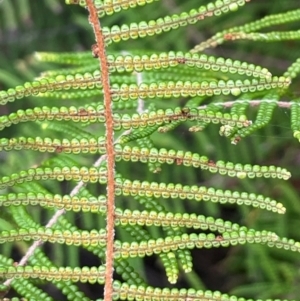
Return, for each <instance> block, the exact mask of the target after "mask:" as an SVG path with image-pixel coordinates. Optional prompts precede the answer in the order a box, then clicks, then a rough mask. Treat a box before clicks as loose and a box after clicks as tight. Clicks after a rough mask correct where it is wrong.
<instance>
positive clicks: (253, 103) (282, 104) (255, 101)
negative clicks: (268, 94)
mask: <svg viewBox="0 0 300 301" xmlns="http://www.w3.org/2000/svg"><path fill="white" fill-rule="evenodd" d="M237 103H243V104H249V106H251V107H256V106H259V105H261V104H262V103H275V104H276V105H277V106H278V107H279V108H286V109H289V108H290V107H291V106H292V105H293V104H297V105H300V104H299V103H297V102H294V101H277V100H274V99H253V100H245V99H237V100H233V101H225V102H214V103H213V105H214V106H219V107H223V108H225V109H226V108H231V107H232V106H233V105H235V104H237ZM208 106H209V105H202V106H199V107H198V109H200V110H201V109H203V110H205V109H206V108H207V107H208Z"/></svg>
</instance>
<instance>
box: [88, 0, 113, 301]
mask: <svg viewBox="0 0 300 301" xmlns="http://www.w3.org/2000/svg"><path fill="white" fill-rule="evenodd" d="M86 4H87V7H88V10H89V21H90V24H91V26H92V28H93V30H94V35H95V39H96V47H94V48H96V49H97V51H96V55H95V56H97V57H98V58H99V66H100V70H101V74H102V79H101V81H102V86H103V94H104V114H105V117H106V118H105V119H106V122H105V128H106V133H105V134H106V154H107V218H106V235H107V238H106V254H105V255H106V270H105V286H104V301H110V300H112V295H113V271H114V267H113V264H114V236H115V229H114V210H115V185H114V184H115V183H114V180H115V153H114V131H113V118H112V106H111V104H112V99H111V94H110V84H109V70H108V62H107V59H106V54H105V42H104V36H103V33H102V29H101V25H100V22H99V19H98V15H97V11H96V8H95V5H94V2H93V0H86ZM94 54H95V53H94Z"/></svg>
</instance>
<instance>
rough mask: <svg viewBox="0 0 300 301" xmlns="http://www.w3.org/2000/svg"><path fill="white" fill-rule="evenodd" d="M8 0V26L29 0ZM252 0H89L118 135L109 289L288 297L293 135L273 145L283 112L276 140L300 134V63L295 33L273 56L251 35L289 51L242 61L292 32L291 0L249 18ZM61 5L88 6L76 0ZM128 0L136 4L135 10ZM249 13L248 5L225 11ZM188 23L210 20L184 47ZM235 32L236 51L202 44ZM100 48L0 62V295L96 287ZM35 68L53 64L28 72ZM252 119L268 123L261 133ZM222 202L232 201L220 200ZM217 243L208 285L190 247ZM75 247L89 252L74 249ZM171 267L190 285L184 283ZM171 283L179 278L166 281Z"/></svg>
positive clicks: (146, 295) (101, 268)
mask: <svg viewBox="0 0 300 301" xmlns="http://www.w3.org/2000/svg"><path fill="white" fill-rule="evenodd" d="M19 2H22V1H15V2H13V1H12V2H9V1H3V3H0V8H1V9H2V11H1V15H2V16H4V15H5V14H7V13H9V15H10V16H14V15H16V18H12V19H10V18H7V21H6V22H5V25H6V26H7V27H8V28H16V27H17V26H18V19H19V17H18V16H19V11H23V12H27V15H30V12H31V10H32V12H31V14H32V15H34V7H33V6H31V4H30V3H29V1H25V0H24V1H23V2H22V4H20V7H19V10H16V14H14V13H13V11H14V9H16V7H17V5H19ZM248 2H250V1H242V0H238V1H237V0H222V1H221V0H217V1H215V2H214V3H212V2H211V3H208V4H205V5H203V6H200V7H199V3H198V1H186V2H184V3H180V2H179V3H180V5H181V6H180V7H179V8H180V13H177V12H176V13H175V12H174V13H173V12H170V11H169V10H172V9H174V10H175V9H177V6H176V5H174V4H176V2H172V1H169V2H167V1H166V3H168V4H166V3H162V2H159V1H150V0H126V1H124V0H122V1H108V0H107V1H100V0H94V4H95V6H96V9H97V14H98V16H99V18H100V21H101V24H104V26H103V27H102V28H103V35H104V40H105V43H106V48H107V49H106V58H107V61H108V66H107V67H108V70H109V72H110V76H109V89H110V91H109V92H110V95H111V97H112V100H113V103H112V108H113V115H112V118H113V130H114V132H115V136H117V137H116V138H115V141H114V152H115V171H116V174H115V179H114V187H115V197H116V208H115V216H114V218H115V229H116V239H115V241H114V267H115V272H116V277H115V278H114V281H113V296H111V299H113V300H191V299H193V300H195V301H196V300H199V301H200V300H201V301H202V300H224V301H225V300H230V301H233V300H235V301H236V300H239V301H242V300H245V299H244V298H252V299H255V300H257V301H259V300H262V299H263V298H277V299H276V300H293V299H295V298H297V297H298V295H299V294H300V291H299V288H298V286H297V285H295V284H296V283H297V281H299V275H298V272H297V265H298V264H299V259H298V257H299V256H298V253H299V251H300V242H299V241H300V235H299V233H298V232H299V231H298V229H299V226H300V224H299V218H298V217H299V214H300V207H299V198H298V194H297V193H298V192H297V190H296V189H295V187H294V186H297V182H296V184H293V182H291V181H293V179H294V181H296V180H297V176H299V172H297V166H296V167H295V165H296V164H297V163H295V161H296V160H295V161H294V162H293V161H291V160H290V158H291V157H293V156H295V154H297V152H298V148H299V147H298V144H296V143H294V142H289V143H291V146H290V148H289V149H288V148H287V147H285V148H284V147H283V146H282V144H283V143H282V140H280V139H278V140H276V137H279V138H280V137H281V135H283V131H284V127H285V126H286V119H285V118H286V114H290V125H289V127H288V129H289V131H291V132H292V134H291V133H289V134H290V135H289V140H288V141H292V136H294V137H295V138H296V139H298V140H300V126H299V114H300V106H299V98H298V97H297V96H296V95H297V88H294V87H297V77H298V74H299V71H300V69H299V66H300V65H299V62H300V58H299V53H298V52H297V51H298V48H297V47H295V48H292V50H291V51H290V53H287V54H285V53H284V55H285V56H284V57H283V54H282V53H280V55H278V54H277V50H276V49H272V47H274V45H275V44H272V45H273V46H271V47H269V46H263V47H265V48H264V50H262V51H266V53H267V58H269V59H272V58H276V57H278V58H279V59H280V60H287V61H288V62H289V65H287V66H285V68H282V70H279V71H278V70H276V68H273V66H272V64H269V66H265V65H264V63H263V62H258V63H257V64H256V63H255V64H253V62H250V61H251V59H250V60H249V62H248V55H249V54H250V53H251V47H255V46H256V45H257V47H258V48H259V47H260V45H261V44H260V43H262V42H272V43H273V42H274V41H276V42H277V43H278V45H280V47H287V46H283V45H288V44H285V43H286V42H285V40H290V41H291V42H290V43H297V42H296V41H297V40H299V31H298V30H294V28H293V27H291V29H289V26H292V25H293V24H294V23H293V22H295V23H297V22H298V21H299V15H300V14H299V9H297V8H295V7H293V6H292V5H291V4H290V3H289V1H286V2H285V4H282V2H281V1H274V4H272V7H273V8H274V10H275V11H274V12H273V11H272V10H271V7H270V6H271V5H270V4H261V5H266V7H265V9H266V10H267V12H268V15H267V16H265V17H264V18H260V17H259V15H261V14H259V10H257V5H258V4H257V3H255V1H252V2H251V3H248ZM41 3H43V4H39V5H40V9H41V12H40V13H39V14H38V15H40V16H41V15H43V14H45V16H46V14H47V11H46V10H44V9H45V7H44V6H46V7H48V9H50V11H52V12H54V13H55V12H56V13H58V11H59V10H61V9H62V7H61V4H60V3H59V2H58V1H52V2H51V1H41ZM66 4H74V5H75V4H78V5H79V6H82V7H85V6H86V1H85V0H66ZM150 4H151V5H152V7H151V5H150ZM164 5H169V7H168V9H166V8H165V7H164ZM143 6H144V7H143ZM244 6H245V7H244ZM74 7H75V9H77V8H76V6H74ZM74 7H73V6H70V7H68V8H66V10H67V9H70V10H71V9H73V8H74ZM156 8H160V9H156ZM179 8H178V9H179ZM247 9H249V10H248V11H247ZM276 9H277V11H276ZM136 12H140V13H141V15H139V17H140V18H141V20H139V21H136V19H137V17H136ZM149 12H151V13H149ZM250 12H251V13H250ZM117 13H120V17H118V14H117ZM149 14H150V17H151V19H152V20H149ZM164 14H165V15H164ZM246 15H247V16H248V17H249V16H251V18H252V19H251V20H250V19H245V22H246V23H245V24H242V25H237V24H238V23H241V20H240V19H239V18H242V19H243V17H244V16H246ZM74 16H76V17H74V19H73V21H74V23H76V24H77V26H79V27H80V30H83V29H84V31H85V32H91V30H90V29H89V27H88V18H89V17H88V15H87V13H86V11H84V10H83V11H78V12H77V11H76V13H74ZM235 18H236V19H235ZM210 19H211V20H212V21H207V20H210ZM83 20H85V21H83ZM110 20H111V21H110ZM235 20H236V21H235ZM120 22H124V24H123V25H120V24H119V23H120ZM136 22H139V23H136ZM202 22H203V24H204V25H205V26H206V27H203V28H202V29H201V28H199V27H197V26H198V23H199V24H201V23H202ZM205 22H207V23H205ZM209 22H211V23H209ZM236 23H237V24H236ZM290 23H291V24H290ZM210 24H212V25H211V26H210ZM219 24H220V25H219ZM232 25H234V26H232ZM278 25H281V26H282V27H279V28H278V29H276V31H271V32H265V31H263V32H258V31H259V30H265V29H268V28H269V27H274V26H278ZM187 26H188V27H187ZM218 26H220V27H219V28H218ZM186 28H189V29H190V28H192V29H194V30H195V31H196V32H198V31H199V32H201V31H203V32H204V31H205V28H207V31H209V30H211V29H212V31H214V33H213V32H211V33H212V34H213V36H212V37H208V36H207V37H205V38H204V36H202V40H204V41H202V42H201V43H199V44H198V45H196V46H195V44H196V43H195V41H194V40H193V39H191V40H190V41H189V43H190V44H191V45H188V44H185V45H183V46H182V49H181V43H183V41H184V40H185V33H184V31H183V30H186ZM210 28H211V29H210ZM215 32H217V33H216V34H215ZM173 34H174V35H173ZM203 34H204V33H203ZM169 36H170V38H169ZM197 39H198V37H197ZM242 39H243V40H251V46H249V49H248V48H246V50H245V51H244V52H243V50H242V49H243V45H242V44H241V45H240V46H236V49H237V50H236V52H234V53H233V57H234V58H229V57H227V55H224V53H226V50H228V48H226V47H225V45H224V48H222V49H223V50H222V49H221V50H218V48H216V49H214V50H210V51H211V52H209V53H208V54H204V53H199V52H200V51H201V52H202V51H204V50H208V48H212V47H216V46H218V45H221V44H223V43H224V42H226V41H228V42H230V41H236V42H235V43H238V40H242ZM52 40H55V39H52ZM127 40H130V42H132V45H129V43H128V42H126V41H127ZM175 40H176V41H175ZM91 41H92V40H90V41H89V43H91ZM139 41H141V42H139ZM147 41H150V42H147ZM151 41H154V42H153V44H152V42H151ZM54 42H55V41H54ZM246 42H247V41H246ZM246 42H245V43H246ZM117 43H120V44H117ZM135 43H136V44H135ZM192 43H193V44H192ZM56 44H59V43H54V46H56ZM168 44H170V45H171V46H172V47H173V48H174V49H173V50H172V51H170V50H169V48H170V47H169V45H168ZM252 44H253V45H252ZM119 45H124V46H121V47H124V49H126V50H121V48H120V46H119ZM237 45H239V44H237ZM263 45H268V44H263ZM276 45H277V44H276ZM291 45H292V46H291V47H293V45H294V44H291ZM132 46H133V48H132ZM228 47H229V46H228ZM232 47H233V46H232ZM37 48H38V47H37ZM50 48H51V47H50ZM131 48H132V49H131ZM189 48H193V49H192V50H190V51H188V49H189ZM233 48H234V47H233ZM49 50H51V49H49ZM52 50H61V49H60V47H57V49H55V48H54V49H52ZM98 56H99V49H97V46H95V45H93V47H92V51H84V52H81V51H76V50H74V49H69V51H65V52H50V51H49V52H47V51H46V49H42V51H40V52H37V53H36V55H35V59H36V60H37V61H39V64H40V65H38V64H36V63H34V64H35V65H33V66H34V68H37V69H38V70H30V68H31V67H29V66H27V67H26V68H27V69H28V70H27V71H26V72H25V73H26V75H25V73H24V74H23V76H22V80H23V81H26V80H27V82H25V83H24V84H21V80H20V79H19V78H18V79H15V78H13V77H12V78H10V77H9V79H7V80H5V81H3V80H2V77H3V78H6V75H7V73H6V72H3V73H0V80H2V85H3V89H2V90H1V91H0V105H1V108H3V109H1V116H0V130H1V137H0V151H1V153H0V155H1V157H0V160H1V161H0V164H1V169H0V190H1V191H0V193H1V194H0V207H1V211H0V250H1V255H0V279H1V283H2V284H1V286H0V290H1V291H0V298H3V300H19V299H18V298H19V297H20V298H21V297H24V298H26V299H28V300H40V299H45V300H59V299H60V298H61V299H63V298H65V299H68V300H87V301H88V300H96V299H97V300H101V299H99V297H100V298H102V296H101V295H100V292H99V287H100V285H101V288H102V285H104V284H105V271H106V265H105V263H106V257H105V256H106V253H105V252H106V244H107V233H106V230H105V221H106V217H107V195H106V188H107V182H108V167H107V162H106V158H107V156H108V155H109V154H107V151H106V144H107V136H106V134H105V122H106V121H107V118H108V116H107V115H106V113H105V106H104V104H103V99H104V92H103V90H104V89H103V86H104V85H103V83H102V79H103V76H104V75H103V73H104V72H103V70H101V69H99V63H98V60H97V57H98ZM239 56H242V59H240V58H239ZM31 64H33V63H31ZM37 66H42V67H37ZM53 66H54V67H53ZM57 66H59V67H57ZM26 68H25V69H26ZM34 68H33V69H34ZM39 68H46V69H49V70H48V71H43V72H42V73H41V74H40V76H39V77H36V78H35V79H34V80H33V81H32V80H31V79H29V77H31V75H32V73H34V71H40V69H39ZM51 68H55V69H51ZM56 68H57V69H56ZM283 69H284V70H283ZM274 74H276V75H274ZM24 75H25V76H24ZM6 86H11V87H7V88H5V87H6ZM253 107H257V108H253ZM288 110H289V111H288ZM287 112H288V113H287ZM289 112H290V113H289ZM271 122H275V124H276V126H277V125H278V126H279V129H278V130H274V128H275V127H274V126H272V123H271ZM265 127H266V130H265V132H263V131H262V129H263V128H265ZM262 134H265V135H266V138H262V139H261V137H260V136H258V135H262ZM184 135H186V136H184ZM187 135H188V136H187ZM186 137H188V138H186ZM270 137H273V138H274V140H275V142H274V140H272V139H270ZM264 139H265V140H266V141H263V140H264ZM184 140H185V141H184ZM295 142H296V141H295ZM292 143H293V144H292ZM285 152H287V153H288V155H285ZM281 155H282V157H283V158H282V160H281V158H280V156H281ZM287 157H289V158H287ZM210 158H212V159H210ZM214 158H217V159H218V160H214ZM277 165H278V166H277ZM280 166H283V167H280ZM287 166H289V167H291V168H290V170H288V169H287V168H285V167H287ZM291 174H293V177H292V179H291ZM268 185H269V186H268ZM277 199H278V200H277ZM279 199H280V201H279ZM202 201H204V202H202ZM202 203H203V204H202ZM233 204H234V206H233ZM236 205H238V206H236ZM228 208H229V209H230V210H231V211H233V212H234V216H230V215H229V216H228V214H226V210H228ZM199 213H201V214H199ZM276 213H279V214H280V215H278V216H277V215H276ZM237 216H238V217H237ZM45 218H46V222H45ZM48 219H49V222H47V221H48ZM287 237H290V238H287ZM44 243H46V244H44ZM214 248H228V249H229V252H228V256H227V257H226V260H225V261H224V263H222V265H223V266H225V267H226V273H228V274H232V275H234V276H233V278H232V281H231V283H230V282H228V283H227V284H226V285H227V286H226V285H225V286H224V287H222V288H220V289H216V288H212V287H213V285H211V286H210V283H205V284H203V282H206V281H205V280H206V279H205V277H203V278H204V279H201V276H200V275H197V274H196V273H195V272H194V270H195V269H196V267H197V262H196V261H195V257H196V258H198V260H199V261H203V255H201V253H195V252H196V251H197V252H198V250H200V249H210V251H212V250H211V249H214ZM281 249H282V250H283V251H282V250H281ZM82 250H86V252H88V254H89V255H90V256H94V257H93V258H96V259H95V260H96V263H95V262H93V263H91V262H89V263H88V265H89V266H86V264H82V263H81V260H82V258H80V252H81V251H82ZM52 252H53V254H54V255H52ZM14 253H17V256H16V255H15V254H14ZM195 254H197V255H196V256H195ZM153 255H155V256H156V257H157V258H159V262H160V265H161V266H162V267H161V270H162V269H163V270H164V273H163V276H162V277H161V279H167V280H168V283H167V282H164V281H162V282H161V283H160V282H158V283H157V282H156V283H155V284H153V285H152V284H151V283H149V281H148V279H147V276H146V275H145V274H146V273H147V269H146V268H145V269H144V265H145V262H144V260H143V259H144V257H150V256H153ZM15 258H17V259H15ZM193 272H194V273H193ZM188 273H190V275H192V276H189V274H188ZM181 279H184V281H185V283H184V284H187V285H185V286H189V287H191V288H189V289H183V288H180V287H181V286H182V284H181V282H180V281H181ZM78 282H80V284H79V285H77V283H78ZM45 283H51V288H50V289H49V288H47V287H46V286H45ZM84 283H89V284H93V286H96V287H97V293H96V294H91V293H88V292H87V291H88V290H89V289H87V288H90V287H93V286H87V285H86V286H83V284H84ZM175 284H178V287H177V288H175V287H171V285H175ZM159 285H160V287H158V286H159ZM155 286H157V287H155ZM83 287H84V289H83ZM170 287H171V288H170ZM54 288H55V289H54ZM51 290H52V291H51ZM57 291H60V293H61V294H62V295H63V296H62V295H61V294H58V293H57ZM219 291H222V292H223V291H224V294H223V293H221V292H219ZM53 292H54V293H53ZM225 292H226V293H228V295H227V294H225ZM269 300H270V299H269Z"/></svg>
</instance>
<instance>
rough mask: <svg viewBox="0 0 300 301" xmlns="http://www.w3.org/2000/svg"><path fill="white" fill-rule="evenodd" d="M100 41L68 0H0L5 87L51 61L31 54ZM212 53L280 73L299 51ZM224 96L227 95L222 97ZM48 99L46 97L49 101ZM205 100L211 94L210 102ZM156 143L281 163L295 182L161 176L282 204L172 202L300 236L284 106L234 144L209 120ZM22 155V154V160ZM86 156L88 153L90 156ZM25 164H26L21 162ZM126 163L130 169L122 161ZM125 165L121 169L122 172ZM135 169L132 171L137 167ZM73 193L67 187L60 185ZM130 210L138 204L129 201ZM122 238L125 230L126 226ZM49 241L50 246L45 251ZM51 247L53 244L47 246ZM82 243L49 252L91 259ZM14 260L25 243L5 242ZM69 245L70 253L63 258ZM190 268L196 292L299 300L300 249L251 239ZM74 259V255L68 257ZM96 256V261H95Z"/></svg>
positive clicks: (169, 5) (298, 165)
mask: <svg viewBox="0 0 300 301" xmlns="http://www.w3.org/2000/svg"><path fill="white" fill-rule="evenodd" d="M207 3H208V1H203V0H202V1H200V0H189V1H182V0H161V1H158V2H155V3H154V4H151V5H149V6H145V7H141V8H138V9H135V10H128V11H123V12H121V13H119V14H115V15H113V16H111V17H104V18H103V21H102V22H103V23H102V24H104V25H105V26H111V25H113V24H123V23H130V22H134V21H137V22H138V21H140V20H150V19H156V18H158V17H162V16H165V15H171V14H173V13H178V12H181V11H188V10H190V9H191V8H194V7H199V6H200V5H201V4H207ZM296 8H299V1H297V0H294V1H293V0H285V1H280V0H274V1H261V0H252V1H251V3H250V4H248V5H246V6H245V7H243V8H242V9H240V10H239V11H237V12H235V13H231V14H228V15H224V16H222V17H218V18H207V19H205V20H203V21H201V22H199V23H197V24H196V25H194V26H189V27H185V28H181V29H179V30H174V31H171V32H169V33H166V34H163V35H159V36H157V37H152V38H146V39H141V40H135V41H127V42H122V43H120V44H116V45H112V46H110V47H109V50H120V51H121V50H126V51H129V50H132V49H146V50H147V51H151V50H153V51H170V50H182V51H188V50H189V49H191V48H193V47H194V46H195V45H196V44H197V43H199V42H201V41H203V40H205V39H207V38H209V37H210V36H212V35H214V34H215V33H217V32H219V31H222V30H224V29H226V28H230V27H232V26H237V25H242V24H245V23H247V22H251V21H254V20H256V19H259V18H262V17H264V16H266V15H269V14H274V13H280V12H286V11H288V10H291V9H296ZM275 29H276V30H292V29H293V30H296V29H299V23H297V24H294V23H291V24H287V25H280V26H276V28H275V27H274V28H270V29H268V30H270V31H272V30H275ZM93 43H94V37H93V34H92V30H91V28H90V25H89V24H88V22H87V12H86V11H85V10H84V9H82V8H80V7H77V6H66V5H65V4H64V1H62V0H59V1H58V0H39V1H37V0H0V49H1V51H0V90H5V89H7V88H9V87H13V86H16V85H18V84H21V83H23V82H25V81H31V80H32V79H33V78H34V77H36V76H38V74H39V73H40V72H41V71H43V70H47V69H49V68H53V66H51V67H50V65H49V64H46V63H42V64H41V63H38V62H36V61H35V59H34V57H33V53H34V52H35V51H55V52H66V51H68V52H70V51H83V50H89V49H90V46H91V45H92V44H93ZM206 53H209V54H213V55H216V56H223V57H229V58H232V59H238V60H242V61H247V62H252V63H254V64H257V65H261V66H264V67H267V68H268V69H269V70H270V71H271V72H272V73H273V74H274V75H281V74H282V73H283V72H284V71H285V70H286V68H287V67H288V66H289V65H290V64H291V63H292V62H293V61H295V60H296V59H297V58H298V57H299V56H300V55H299V54H300V41H299V42H298V41H284V42H278V43H275V42H274V43H263V42H251V41H250V42H249V41H236V42H228V43H225V44H224V45H221V46H219V47H218V48H214V49H209V50H208V51H207V52H206ZM299 84H300V82H299V79H296V80H295V82H294V83H293V85H292V87H293V90H292V91H291V92H290V95H287V96H285V97H284V99H282V100H287V101H288V100H296V99H297V98H299V92H300V90H299V88H298V87H299ZM219 100H220V101H221V100H222V99H221V98H220V99H219ZM48 102H49V100H43V105H48V106H50V104H49V103H48ZM176 102H177V103H174V105H180V104H181V105H182V104H184V103H185V100H179V101H177V100H176ZM208 102H209V99H207V102H206V103H208ZM37 105H41V100H39V99H36V98H35V99H34V98H27V99H26V100H23V101H17V102H15V103H13V104H7V105H5V106H2V107H0V115H3V114H7V113H9V112H13V111H16V110H17V109H21V108H22V109H24V108H29V107H34V106H37ZM255 112H256V109H255V108H253V109H252V110H249V112H247V114H249V116H250V119H251V116H252V117H253V118H254V116H255ZM32 131H34V133H35V134H36V135H39V132H38V129H37V128H34V129H33V128H32V127H31V126H30V125H27V124H24V125H18V126H15V127H11V128H9V129H8V130H5V131H3V132H2V133H1V135H3V137H10V136H15V137H18V136H22V135H26V133H27V134H28V133H29V132H31V134H32ZM154 143H155V145H156V147H168V146H170V145H172V147H173V148H176V149H182V150H190V151H192V152H198V153H199V154H201V155H206V156H209V157H210V158H212V159H213V160H224V161H232V162H234V163H238V162H240V163H250V164H259V165H278V166H281V167H285V168H287V169H289V170H290V171H291V173H292V178H291V180H289V181H287V182H283V181H279V180H274V179H268V180H267V179H254V180H249V179H245V180H243V181H241V180H237V179H233V178H228V177H222V176H220V175H212V174H209V173H207V172H201V171H199V170H193V169H187V168H184V167H177V168H176V169H171V168H169V167H167V166H164V167H163V169H162V172H161V174H160V178H161V181H163V182H166V183H168V182H176V183H178V182H182V183H184V184H187V183H189V184H191V183H193V184H199V185H206V186H213V187H218V188H221V189H232V190H238V191H248V192H253V193H257V194H264V195H268V196H270V197H272V198H274V199H277V200H279V201H280V202H282V203H283V204H284V205H285V206H286V208H287V212H286V214H285V215H280V216H279V215H276V214H272V213H270V212H265V211H262V210H259V209H255V208H246V207H242V206H229V205H228V206H220V205H215V204H210V203H205V204H204V203H197V204H195V203H189V204H183V203H180V204H179V202H174V203H171V202H169V201H168V204H166V207H167V208H168V206H170V208H171V206H172V209H173V211H178V212H182V211H189V212H196V213H198V214H203V215H207V216H208V215H211V216H214V217H221V218H223V219H225V220H231V221H233V222H237V223H240V224H243V225H246V226H247V227H250V228H255V229H257V230H262V229H267V230H270V231H275V232H276V233H277V234H278V235H280V236H284V237H289V238H293V239H295V240H298V241H300V231H299V229H300V218H299V217H300V199H299V193H300V153H299V142H298V141H296V140H295V139H294V138H293V136H292V131H291V129H290V112H289V111H288V110H287V109H284V108H278V109H277V110H276V111H275V115H274V118H273V119H272V121H271V124H269V125H268V126H267V127H266V128H265V129H262V130H260V131H258V132H256V134H255V135H252V136H251V137H248V138H246V139H244V140H242V141H241V142H240V143H239V144H238V145H236V146H233V145H232V144H230V141H228V140H226V139H225V138H223V137H220V136H219V134H218V128H217V127H215V126H209V127H208V128H207V129H206V130H205V131H204V132H203V133H196V134H191V133H189V132H188V130H187V127H185V126H180V127H179V128H178V129H177V130H176V132H175V133H174V135H168V136H167V138H164V139H161V136H160V135H155V136H154ZM23 154H24V157H23ZM46 158H47V155H45V154H36V153H34V154H33V153H31V152H29V153H26V152H22V157H20V155H19V152H10V153H0V176H3V175H6V174H8V173H11V172H12V171H18V170H21V169H24V168H27V167H29V166H31V165H34V164H38V163H39V162H42V161H43V160H44V159H46ZM82 160H85V159H84V158H83V159H82ZM24 164H25V165H26V166H25V167H24ZM126 166H127V167H126ZM122 168H123V169H125V168H128V165H126V164H124V166H123V167H122V166H120V169H121V170H122ZM130 168H132V170H131V172H134V174H135V175H136V177H137V178H138V175H139V176H140V177H141V179H147V180H148V181H151V180H155V177H157V176H156V175H145V171H144V170H143V169H140V166H139V165H137V167H131V166H130ZM133 168H134V169H133ZM58 189H63V190H65V191H64V193H67V191H68V190H70V187H68V186H67V187H61V186H60V187H58ZM127 205H128V207H131V208H134V205H133V204H127ZM35 214H36V215H39V216H37V217H36V218H38V219H40V222H41V223H42V224H45V223H46V222H47V220H48V218H49V216H51V214H52V213H51V212H50V213H49V212H46V213H43V214H41V212H40V211H38V212H36V213H35ZM70 218H71V219H72V218H73V219H74V220H75V222H76V224H78V225H80V226H81V227H82V228H85V229H91V228H94V227H96V228H98V227H99V226H101V224H100V223H98V221H96V220H93V219H91V218H90V216H89V215H88V214H87V215H85V214H80V215H76V216H73V217H72V216H70ZM0 229H1V230H5V229H7V223H6V222H5V216H4V215H2V214H0ZM118 235H119V236H122V237H124V235H128V234H126V233H125V232H124V233H122V231H120V232H118ZM46 247H47V245H46V246H45V247H44V248H46ZM48 247H49V246H48ZM76 250H78V248H75V249H72V248H70V249H68V250H67V251H65V250H63V247H62V246H57V248H53V249H51V252H53V253H52V255H51V256H52V258H53V260H54V261H55V262H56V263H57V264H62V265H67V264H69V265H77V264H78V265H89V263H90V262H91V261H93V260H94V257H92V255H90V254H89V253H84V252H83V251H82V252H81V251H80V253H77V251H76ZM9 252H12V255H11V256H13V257H14V258H15V260H18V257H20V256H21V254H22V248H21V247H19V248H18V247H17V248H16V247H14V248H11V247H10V246H8V247H7V246H2V245H1V246H0V253H4V254H6V253H9ZM63 252H70V253H69V256H63ZM192 253H193V258H194V272H192V273H190V274H187V275H184V274H182V276H181V278H180V280H179V283H178V284H177V286H178V287H194V288H196V289H210V290H220V291H222V292H227V293H230V294H234V295H237V296H244V297H247V298H262V299H264V298H288V299H293V298H298V296H300V286H299V283H300V272H299V271H300V256H299V254H296V253H291V252H285V251H284V250H278V249H269V248H267V247H264V246H260V245H245V246H237V247H231V248H228V249H210V250H193V251H192ZM66 258H68V260H69V262H66ZM94 264H95V263H94V262H93V263H92V265H94ZM134 264H135V265H136V266H137V269H141V268H143V269H144V274H145V276H146V277H147V280H148V283H149V284H150V285H154V286H171V285H170V284H168V283H167V280H166V278H165V275H164V271H163V269H162V267H161V264H160V263H159V262H158V261H157V258H155V257H150V258H147V259H146V260H144V261H143V262H142V261H140V262H139V263H138V264H136V263H134ZM83 290H85V291H86V293H87V295H90V296H91V297H92V296H93V293H94V292H93V288H92V287H90V286H88V285H86V284H84V285H83Z"/></svg>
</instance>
